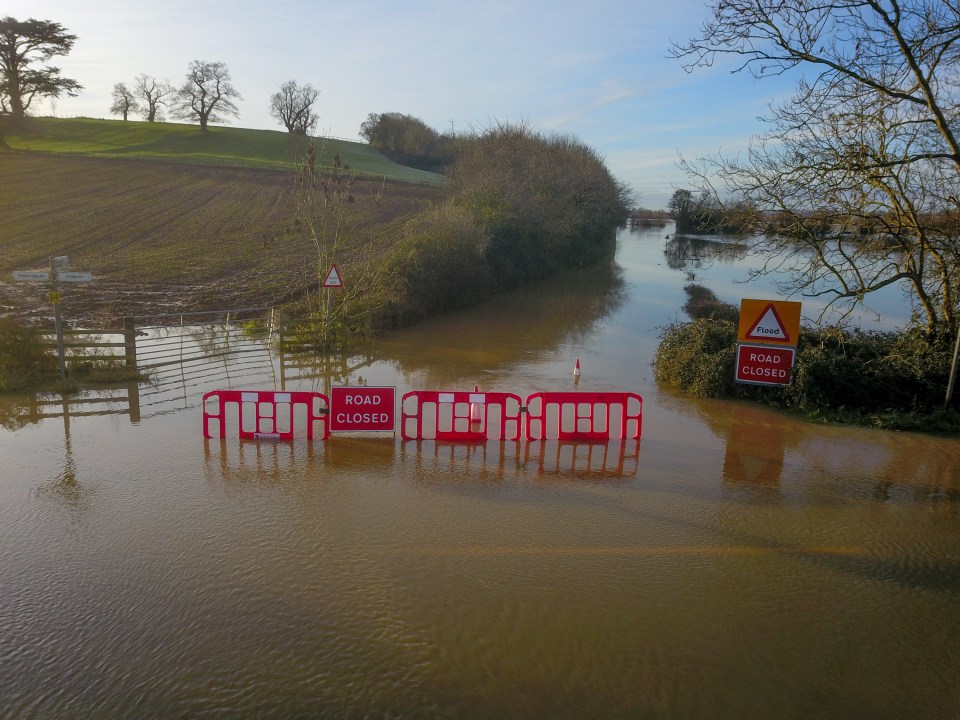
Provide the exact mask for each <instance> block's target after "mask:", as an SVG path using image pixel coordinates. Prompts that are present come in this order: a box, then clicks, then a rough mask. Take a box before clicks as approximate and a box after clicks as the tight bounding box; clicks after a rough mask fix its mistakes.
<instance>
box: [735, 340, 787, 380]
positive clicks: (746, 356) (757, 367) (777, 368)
mask: <svg viewBox="0 0 960 720" xmlns="http://www.w3.org/2000/svg"><path fill="white" fill-rule="evenodd" d="M795 357H796V351H795V350H794V348H792V347H773V346H771V345H747V344H743V343H741V344H740V345H738V346H737V372H736V381H737V382H738V383H747V384H749V385H789V384H790V381H791V380H792V378H793V361H794V358H795Z"/></svg>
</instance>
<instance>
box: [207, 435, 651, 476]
mask: <svg viewBox="0 0 960 720" xmlns="http://www.w3.org/2000/svg"><path fill="white" fill-rule="evenodd" d="M204 458H205V464H206V473H207V477H208V479H213V478H216V477H218V476H219V477H221V478H222V479H223V480H224V481H226V482H268V483H279V482H281V481H282V480H283V479H284V478H285V477H286V478H287V479H288V480H289V479H290V478H292V477H295V476H300V477H304V476H312V475H314V474H319V473H321V472H340V471H360V472H363V473H377V474H380V473H382V474H384V475H391V474H395V473H398V472H399V473H400V474H404V473H405V472H406V471H412V472H413V473H414V474H415V477H416V478H417V481H418V482H428V483H430V484H446V483H461V482H464V481H474V482H489V481H495V482H500V481H508V480H519V479H523V478H530V479H546V478H556V479H573V480H578V481H596V480H623V479H629V478H634V477H636V476H637V474H638V470H639V464H640V441H639V440H624V441H611V442H609V443H593V444H585V443H566V442H557V441H553V440H547V441H542V442H534V443H528V444H526V445H524V444H521V443H520V442H513V441H501V442H494V441H489V442H481V443H457V442H452V443H451V442H443V441H435V440H419V441H407V442H402V443H400V445H399V452H397V443H396V442H395V441H394V439H393V438H331V439H330V440H328V441H327V442H325V443H323V444H322V445H317V444H314V443H310V442H306V441H300V440H295V441H293V442H284V443H263V442H251V441H247V440H239V439H224V440H219V439H206V440H204ZM327 477H328V478H329V477H330V476H329V475H328V476H327Z"/></svg>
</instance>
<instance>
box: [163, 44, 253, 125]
mask: <svg viewBox="0 0 960 720" xmlns="http://www.w3.org/2000/svg"><path fill="white" fill-rule="evenodd" d="M177 97H178V104H177V108H176V113H177V117H179V118H182V119H184V120H196V121H198V122H199V123H200V130H201V131H203V132H207V125H208V124H209V123H211V122H225V121H226V118H225V115H233V116H234V117H239V116H240V110H239V109H238V108H237V106H236V104H235V103H234V102H233V98H238V99H242V98H241V97H240V93H239V92H237V91H236V90H235V89H234V87H233V85H232V84H231V83H230V71H229V70H228V69H227V66H226V65H225V64H224V63H222V62H202V61H200V60H194V61H193V62H192V63H190V68H189V70H188V71H187V79H186V81H185V82H184V84H183V85H182V86H181V88H180V90H179V91H178V93H177Z"/></svg>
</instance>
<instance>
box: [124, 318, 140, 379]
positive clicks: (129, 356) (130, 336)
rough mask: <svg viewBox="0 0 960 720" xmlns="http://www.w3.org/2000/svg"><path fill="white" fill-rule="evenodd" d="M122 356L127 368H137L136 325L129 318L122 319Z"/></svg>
mask: <svg viewBox="0 0 960 720" xmlns="http://www.w3.org/2000/svg"><path fill="white" fill-rule="evenodd" d="M123 354H124V357H125V359H126V364H127V367H128V368H131V369H136V367H137V324H136V322H135V321H134V319H133V318H132V317H131V316H129V315H128V316H127V317H125V318H123Z"/></svg>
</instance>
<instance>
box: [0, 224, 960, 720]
mask: <svg viewBox="0 0 960 720" xmlns="http://www.w3.org/2000/svg"><path fill="white" fill-rule="evenodd" d="M670 230H672V228H670V229H669V230H666V231H665V230H663V229H659V230H645V231H637V232H631V231H626V230H625V231H623V232H622V233H621V234H620V237H619V241H618V253H617V259H616V264H611V265H610V266H609V267H605V268H604V269H602V270H600V271H596V272H591V273H586V274H584V275H575V276H572V277H567V278H563V279H561V280H558V281H555V282H553V283H550V284H549V285H547V286H544V287H541V288H537V289H535V290H529V291H525V292H523V293H518V294H515V295H512V296H510V297H505V298H500V299H498V300H497V301H495V302H494V303H491V304H490V305H489V306H487V307H484V308H480V309H476V310H473V311H470V312H466V313H462V314H458V315H456V316H453V317H447V318H443V319H440V320H438V321H435V322H432V323H429V324H426V325H423V326H421V327H418V328H416V329H413V330H411V331H409V332H404V333H401V334H397V335H394V336H392V337H390V338H387V339H385V340H384V341H382V342H380V343H377V344H376V345H375V346H372V347H370V348H368V349H366V350H365V351H364V354H363V355H357V356H352V357H344V358H331V359H330V360H329V361H327V362H324V363H319V364H316V365H314V366H312V367H311V366H310V364H309V363H308V364H307V367H306V368H303V367H297V366H296V365H293V364H288V363H286V362H281V361H280V360H279V359H277V358H276V357H274V356H273V355H271V354H270V353H269V352H268V351H267V350H266V349H262V350H261V351H260V352H250V353H247V354H244V355H238V356H236V357H226V358H224V357H216V358H212V359H211V360H210V362H209V363H206V364H199V365H195V366H191V367H181V366H172V367H168V368H166V369H164V370H163V371H162V372H158V373H157V374H156V375H155V377H154V381H153V383H152V384H145V385H143V386H140V387H137V386H133V387H129V388H125V389H121V391H120V392H119V393H114V394H113V395H109V394H108V393H99V394H98V393H90V394H88V395H86V396H84V397H83V398H81V399H82V400H84V401H85V402H83V403H75V404H70V405H68V406H66V410H67V412H64V409H65V406H64V405H63V403H62V401H61V400H59V399H58V398H45V397H40V398H37V397H30V398H6V399H4V400H2V401H0V422H2V423H3V429H0V460H2V471H0V476H2V480H0V717H2V718H87V717H143V718H160V717H162V718H180V717H182V718H195V717H283V718H288V717H337V718H353V717H357V718H360V717H392V718H399V717H415V718H431V717H440V718H444V717H450V718H473V717H479V718H502V717H512V718H561V717H572V718H586V717H590V718H593V717H598V718H599V717H603V718H615V717H623V718H643V717H650V718H811V717H815V718H852V717H869V718H907V717H916V718H949V717H958V716H960V710H958V708H960V683H958V682H957V678H958V677H960V644H958V642H957V640H958V638H960V442H958V441H957V440H955V439H949V438H948V439H942V438H933V437H924V436H919V435H911V434H905V433H888V432H882V431H873V430H866V429H856V428H843V427H832V426H818V425H808V424H803V423H800V422H797V421H795V420H793V419H790V418H787V417H784V416H782V415H779V414H777V413H774V412H771V411H769V410H766V409H763V408H759V407H753V406H750V405H744V404H738V403H729V402H719V401H702V400H696V399H692V398H690V397H687V396H684V395H682V394H680V393H676V392H669V391H665V390H661V389H659V388H657V387H656V385H655V384H654V383H653V381H652V371H651V368H650V361H651V359H652V356H653V352H654V350H655V347H656V337H657V327H658V326H661V325H663V324H664V323H666V322H669V321H671V320H673V319H682V313H681V311H680V307H681V305H682V304H683V302H684V294H683V291H682V287H683V285H684V284H685V283H686V282H687V281H688V280H690V279H691V277H690V276H691V275H695V276H696V280H697V281H698V282H702V283H703V284H706V285H708V286H710V287H712V288H714V289H715V290H717V292H718V293H719V294H720V295H721V296H722V297H723V299H726V300H731V301H736V299H737V297H735V296H733V295H732V294H731V293H741V295H740V296H745V297H772V295H771V294H770V293H769V290H768V289H767V288H764V287H762V286H760V287H757V286H753V285H747V286H744V287H743V288H741V287H740V286H738V285H737V284H736V281H737V280H738V279H742V278H745V277H746V270H745V268H746V267H747V266H748V265H749V263H750V261H751V259H750V258H746V257H741V258H739V259H737V260H736V261H732V260H730V259H725V258H722V257H721V258H717V257H715V256H712V255H710V254H709V253H707V254H706V255H704V253H703V252H702V251H703V248H700V250H698V249H697V248H692V249H691V248H690V247H682V248H679V249H678V248H677V247H676V246H671V247H669V248H668V252H667V253H666V254H665V252H664V244H665V241H664V235H665V234H666V233H667V232H669V231H670ZM877 303H878V307H879V309H877V308H875V310H877V312H879V313H880V317H881V320H880V321H881V322H882V323H887V324H890V323H892V324H896V323H897V322H900V321H901V320H900V318H902V317H906V316H908V315H909V309H908V308H907V309H903V308H902V307H900V305H901V304H902V302H900V300H899V298H898V297H896V296H894V297H892V299H883V298H881V299H880V300H878V301H877ZM885 303H888V304H885ZM898 303H899V304H898ZM810 314H811V313H808V312H807V310H806V306H805V312H804V315H805V316H807V315H810ZM875 320H876V318H875V317H874V321H875ZM869 321H870V320H869V318H868V320H867V322H869ZM202 332H203V331H202V330H198V331H197V333H198V335H199V334H201V333H202ZM578 358H579V359H580V361H581V365H582V373H583V374H582V377H581V378H580V381H579V384H578V385H576V386H574V381H573V376H572V370H573V366H574V363H575V361H576V359H578ZM347 382H349V383H351V384H362V383H366V384H369V385H394V386H396V387H397V389H398V392H399V393H401V394H402V393H403V392H405V391H407V390H410V389H434V390H445V389H451V390H452V389H456V390H472V389H473V387H474V386H479V387H480V389H481V390H487V391H508V392H514V393H517V394H519V395H521V396H525V395H526V394H528V393H531V392H537V391H545V390H573V389H574V387H576V388H577V389H578V391H591V390H597V391H601V390H627V391H632V392H636V393H639V394H640V395H642V396H643V400H644V405H643V416H644V417H643V438H642V440H641V441H640V442H635V441H623V442H621V441H615V442H611V443H609V444H608V445H589V446H570V445H566V444H561V443H557V442H555V441H546V442H534V443H524V442H520V443H513V442H506V443H500V442H490V443H486V444H479V445H477V444H474V445H460V446H458V445H447V444H443V443H436V442H421V443H417V442H402V441H401V440H400V439H399V437H393V436H387V437H383V436H377V437H333V438H332V439H330V440H328V441H327V442H321V441H318V442H315V443H313V444H308V443H306V442H305V441H295V442H293V443H277V442H241V441H239V440H236V439H227V440H223V441H221V440H204V439H203V438H202V436H201V408H200V397H201V395H202V394H203V392H205V391H206V390H210V389H213V388H216V387H222V388H226V387H229V388H234V389H251V388H259V389H281V388H285V389H287V390H291V389H305V390H322V389H324V387H325V386H326V385H327V384H329V383H333V384H343V383H347ZM107 395H109V397H107ZM105 413H110V414H105ZM41 416H47V417H41Z"/></svg>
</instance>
